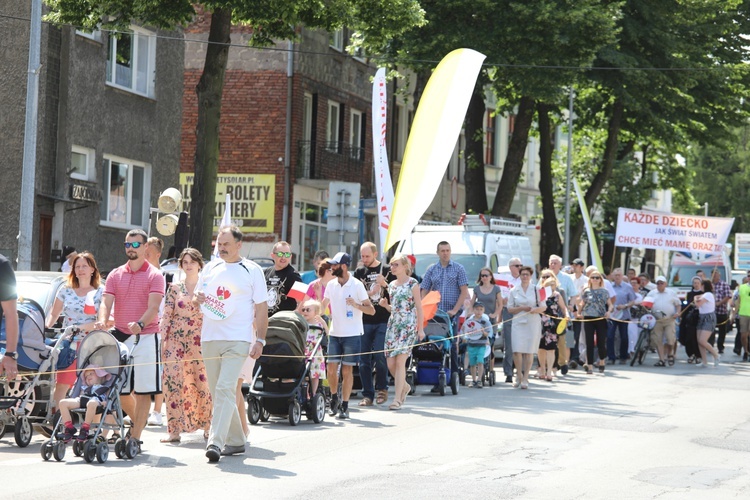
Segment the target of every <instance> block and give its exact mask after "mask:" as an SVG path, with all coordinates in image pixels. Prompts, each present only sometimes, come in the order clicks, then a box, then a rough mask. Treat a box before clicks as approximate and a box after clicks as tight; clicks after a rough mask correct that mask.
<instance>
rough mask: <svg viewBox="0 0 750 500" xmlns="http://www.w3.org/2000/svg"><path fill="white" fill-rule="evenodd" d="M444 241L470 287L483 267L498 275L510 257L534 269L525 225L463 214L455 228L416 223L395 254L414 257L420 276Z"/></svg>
mask: <svg viewBox="0 0 750 500" xmlns="http://www.w3.org/2000/svg"><path fill="white" fill-rule="evenodd" d="M441 241H447V242H448V243H450V246H451V259H452V260H454V261H455V262H458V263H459V264H461V265H462V266H464V268H465V269H466V276H467V277H468V279H469V285H470V286H469V287H470V288H471V287H472V286H473V285H474V284H475V282H476V280H477V278H478V277H479V271H480V270H481V269H482V268H483V267H489V268H490V269H492V271H493V272H498V268H499V267H503V266H507V265H508V261H509V260H510V259H511V258H512V257H519V258H520V259H521V262H522V263H523V264H524V265H528V266H531V267H532V268H533V267H534V257H533V254H532V252H531V240H530V239H529V237H528V229H527V226H526V224H524V223H522V222H518V221H514V220H508V219H500V218H490V219H489V220H488V219H487V218H485V217H484V216H483V215H463V216H461V219H459V223H458V224H456V225H448V224H440V223H432V224H430V223H420V224H418V225H417V226H416V227H415V228H414V230H413V231H412V233H411V235H410V236H409V238H407V239H405V240H403V241H401V242H400V243H399V244H398V246H397V251H398V252H400V253H404V254H413V255H414V256H415V257H416V258H417V265H416V273H417V274H418V275H419V276H424V273H425V271H426V270H427V268H428V267H429V266H430V265H431V264H434V263H435V262H437V261H438V256H437V245H438V243H440V242H441Z"/></svg>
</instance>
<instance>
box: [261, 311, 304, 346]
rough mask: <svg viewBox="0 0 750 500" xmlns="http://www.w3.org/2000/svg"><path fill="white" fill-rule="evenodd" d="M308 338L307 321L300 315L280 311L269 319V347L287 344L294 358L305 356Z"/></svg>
mask: <svg viewBox="0 0 750 500" xmlns="http://www.w3.org/2000/svg"><path fill="white" fill-rule="evenodd" d="M306 338H307V321H305V318H303V317H302V316H301V315H300V314H299V313H296V312H294V311H279V312H277V313H276V314H274V315H273V316H271V317H270V318H269V319H268V333H267V335H266V343H267V345H268V346H269V347H271V346H275V345H277V344H287V345H288V346H289V348H290V350H291V355H292V356H304V354H305V340H306ZM268 351H269V352H271V351H273V349H268Z"/></svg>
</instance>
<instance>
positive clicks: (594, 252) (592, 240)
mask: <svg viewBox="0 0 750 500" xmlns="http://www.w3.org/2000/svg"><path fill="white" fill-rule="evenodd" d="M573 186H575V188H576V195H577V196H578V206H579V207H581V215H582V216H583V222H584V224H585V225H586V235H587V236H588V238H589V250H590V251H591V258H592V259H593V260H594V265H595V266H596V268H597V269H598V270H599V272H600V273H603V272H604V266H602V256H601V255H599V247H598V246H597V244H596V237H595V236H594V228H593V226H592V225H591V217H589V209H588V207H587V206H586V200H584V199H583V194H582V193H581V187H580V186H579V185H578V180H577V179H573Z"/></svg>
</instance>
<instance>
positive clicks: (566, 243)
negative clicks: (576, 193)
mask: <svg viewBox="0 0 750 500" xmlns="http://www.w3.org/2000/svg"><path fill="white" fill-rule="evenodd" d="M574 97H575V93H574V92H573V87H570V97H569V101H568V166H567V168H566V175H565V239H564V240H563V263H565V264H568V263H569V262H570V176H571V175H572V171H571V168H572V166H573V98H574Z"/></svg>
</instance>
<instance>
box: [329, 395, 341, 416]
mask: <svg viewBox="0 0 750 500" xmlns="http://www.w3.org/2000/svg"><path fill="white" fill-rule="evenodd" d="M339 406H340V403H339V398H337V397H336V398H331V408H330V409H329V410H328V411H329V412H330V413H331V416H334V415H336V414H337V413H338V412H339Z"/></svg>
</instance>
